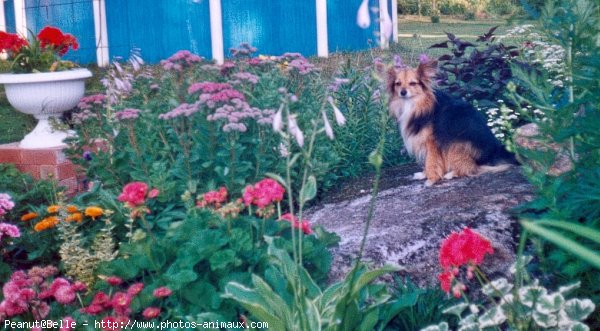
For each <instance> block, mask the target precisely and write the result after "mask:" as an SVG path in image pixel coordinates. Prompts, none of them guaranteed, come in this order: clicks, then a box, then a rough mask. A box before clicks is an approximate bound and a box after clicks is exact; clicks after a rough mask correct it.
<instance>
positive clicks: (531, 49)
mask: <svg viewBox="0 0 600 331" xmlns="http://www.w3.org/2000/svg"><path fill="white" fill-rule="evenodd" d="M507 38H508V39H511V40H512V41H514V42H516V43H518V44H519V50H520V51H521V54H522V55H523V57H524V59H525V60H526V61H527V62H529V63H531V64H540V65H541V66H542V67H543V68H544V70H546V72H547V73H548V75H549V78H548V82H549V83H551V84H552V85H554V86H556V87H563V86H564V80H565V79H566V77H565V56H566V53H565V49H564V48H563V47H562V46H560V45H555V44H552V43H550V42H549V41H547V40H546V39H545V38H544V37H543V36H542V35H540V34H539V33H537V32H535V26H533V25H532V24H524V25H518V26H516V27H514V28H512V29H509V30H507V31H506V34H505V35H503V36H500V37H499V38H498V39H499V40H503V39H507Z"/></svg>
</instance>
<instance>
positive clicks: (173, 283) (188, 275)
mask: <svg viewBox="0 0 600 331" xmlns="http://www.w3.org/2000/svg"><path fill="white" fill-rule="evenodd" d="M197 278H198V274H196V273H195V272H194V271H192V270H179V271H176V272H173V270H172V268H169V270H167V272H166V273H165V274H164V279H165V280H166V282H167V284H168V285H169V288H171V289H172V290H179V289H181V288H183V287H184V286H186V285H187V284H188V283H191V282H193V281H195V280H196V279H197Z"/></svg>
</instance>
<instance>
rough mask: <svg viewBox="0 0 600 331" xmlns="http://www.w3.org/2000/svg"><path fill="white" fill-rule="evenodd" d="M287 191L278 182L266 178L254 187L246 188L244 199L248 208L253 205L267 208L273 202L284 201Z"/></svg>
mask: <svg viewBox="0 0 600 331" xmlns="http://www.w3.org/2000/svg"><path fill="white" fill-rule="evenodd" d="M284 194H285V189H284V188H283V186H281V185H280V184H279V183H278V182H277V181H276V180H274V179H271V178H265V179H263V180H261V181H260V182H258V183H256V184H254V186H250V185H249V186H246V189H245V190H244V194H243V195H242V199H243V201H244V204H245V205H246V206H249V205H251V204H254V205H256V206H257V207H258V208H265V207H266V206H268V205H270V204H271V203H273V202H279V201H281V200H283V195H284Z"/></svg>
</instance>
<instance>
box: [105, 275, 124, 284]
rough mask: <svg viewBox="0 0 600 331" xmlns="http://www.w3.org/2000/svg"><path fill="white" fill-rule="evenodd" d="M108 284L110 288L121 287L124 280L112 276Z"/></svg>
mask: <svg viewBox="0 0 600 331" xmlns="http://www.w3.org/2000/svg"><path fill="white" fill-rule="evenodd" d="M106 282H107V283H108V284H109V285H110V286H119V285H120V284H121V283H122V282H123V280H122V279H121V278H119V277H117V276H110V277H108V278H107V279H106Z"/></svg>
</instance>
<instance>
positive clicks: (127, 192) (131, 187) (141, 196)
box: [118, 182, 148, 207]
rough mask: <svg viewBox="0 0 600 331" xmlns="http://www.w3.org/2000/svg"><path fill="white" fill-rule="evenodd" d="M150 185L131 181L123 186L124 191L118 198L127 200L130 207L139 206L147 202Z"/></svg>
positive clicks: (122, 200)
mask: <svg viewBox="0 0 600 331" xmlns="http://www.w3.org/2000/svg"><path fill="white" fill-rule="evenodd" d="M147 192H148V185H147V184H146V183H143V182H131V183H129V184H127V185H125V187H123V192H122V193H121V194H120V195H119V197H118V200H119V201H121V202H125V203H126V204H127V205H129V207H137V206H140V205H143V204H144V203H145V202H146V193H147Z"/></svg>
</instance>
